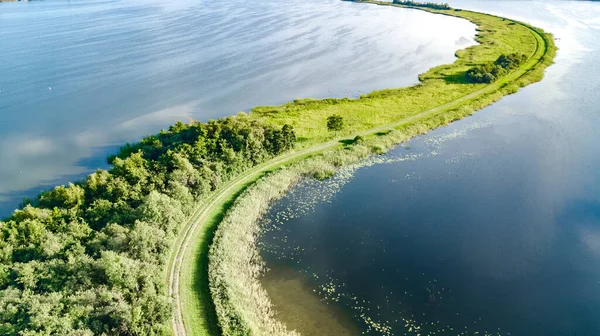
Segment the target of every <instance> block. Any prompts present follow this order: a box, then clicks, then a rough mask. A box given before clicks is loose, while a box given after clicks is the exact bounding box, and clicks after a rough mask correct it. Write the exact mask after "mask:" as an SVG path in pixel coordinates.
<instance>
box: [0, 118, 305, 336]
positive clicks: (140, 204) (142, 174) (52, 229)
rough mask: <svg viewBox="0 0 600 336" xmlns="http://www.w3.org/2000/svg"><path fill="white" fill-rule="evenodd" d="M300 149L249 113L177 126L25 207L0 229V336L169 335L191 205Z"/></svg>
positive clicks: (286, 133) (284, 131)
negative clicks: (174, 247)
mask: <svg viewBox="0 0 600 336" xmlns="http://www.w3.org/2000/svg"><path fill="white" fill-rule="evenodd" d="M295 142H296V138H295V134H294V130H293V129H292V128H291V127H290V126H288V125H286V126H284V127H282V128H281V129H276V128H274V127H272V126H268V125H265V124H262V123H260V122H257V121H255V120H251V119H250V118H249V117H248V116H247V115H238V116H236V117H229V118H226V119H222V120H218V121H211V122H209V123H191V124H188V125H186V124H183V123H181V122H179V123H177V124H175V125H174V126H172V127H171V128H170V129H169V130H168V131H163V132H161V133H160V134H157V135H155V136H150V137H147V138H145V139H143V140H142V141H141V142H140V143H137V144H132V145H126V146H124V147H123V148H122V149H121V150H120V151H119V153H118V154H117V155H115V156H113V157H111V158H110V159H109V160H110V161H111V163H112V164H113V167H112V169H110V170H108V171H106V170H98V171H96V172H95V173H93V174H91V175H90V176H89V177H88V178H87V179H86V180H85V181H81V182H79V183H76V184H69V185H67V186H59V187H56V188H55V189H54V190H52V191H49V192H45V193H42V194H41V195H39V197H38V199H37V200H36V201H34V202H26V203H28V204H26V205H24V206H23V208H22V209H20V210H17V211H15V212H14V213H13V215H12V216H11V217H10V218H8V219H7V220H6V221H4V222H0V335H18V334H22V335H92V334H93V335H103V334H106V335H164V334H170V333H171V330H170V324H169V323H168V322H169V321H170V319H171V306H170V303H169V300H168V296H167V291H166V284H165V280H164V267H165V264H166V262H167V259H168V254H169V252H170V245H171V243H172V241H173V239H174V237H175V236H176V233H177V231H178V230H179V229H180V226H181V225H182V224H183V223H184V222H185V220H186V216H187V215H188V214H189V213H190V211H191V209H192V207H193V205H194V203H195V202H197V201H198V200H201V199H202V198H203V197H205V196H206V195H207V194H208V193H210V192H211V191H213V190H215V189H216V188H217V187H218V186H219V185H220V184H221V183H222V182H223V181H227V180H229V179H230V178H232V177H233V176H235V175H236V174H238V173H240V172H242V171H244V170H246V169H248V168H250V167H252V166H254V165H256V164H258V163H260V162H263V161H265V160H267V159H269V158H271V157H273V156H276V155H278V154H280V153H282V152H283V151H286V150H289V149H290V148H292V147H293V146H294V143H295ZM29 203H30V204H29Z"/></svg>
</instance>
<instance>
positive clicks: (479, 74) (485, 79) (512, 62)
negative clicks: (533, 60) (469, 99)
mask: <svg viewBox="0 0 600 336" xmlns="http://www.w3.org/2000/svg"><path fill="white" fill-rule="evenodd" d="M526 60H527V56H525V55H524V54H517V53H514V54H509V55H504V54H502V55H500V57H498V59H496V61H494V63H487V64H484V65H478V66H476V67H473V68H471V69H469V70H468V71H467V74H466V78H467V81H468V82H469V83H485V84H489V83H493V82H495V81H496V80H497V79H498V78H500V77H502V76H504V75H506V74H507V73H508V72H509V71H510V70H513V69H515V68H517V67H519V65H521V64H522V63H523V62H525V61H526Z"/></svg>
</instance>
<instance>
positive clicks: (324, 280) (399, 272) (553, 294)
mask: <svg viewBox="0 0 600 336" xmlns="http://www.w3.org/2000/svg"><path fill="white" fill-rule="evenodd" d="M451 5H453V6H455V7H462V8H470V9H475V10H480V11H486V12H490V13H494V14H500V15H504V16H509V17H514V18H517V19H521V20H524V21H527V22H530V23H533V24H535V25H538V26H541V27H544V28H545V29H547V30H549V31H551V32H553V33H554V34H555V35H556V37H557V44H558V46H559V47H560V51H559V54H558V56H557V59H556V64H554V65H553V66H552V67H550V68H549V69H548V70H547V72H546V78H545V79H544V80H543V81H542V82H541V83H537V84H534V85H531V86H529V87H527V88H525V89H523V90H521V91H520V92H519V93H517V94H516V95H512V96H509V97H506V98H504V99H502V100H501V101H500V102H498V103H496V104H494V105H492V106H490V107H488V108H486V109H484V110H483V111H481V112H479V113H477V114H476V115H474V116H473V117H469V118H467V119H464V120H462V121H459V122H456V123H454V124H452V125H450V126H448V127H445V128H443V129H439V130H436V131H434V132H431V133H430V134H428V135H426V136H422V137H418V138H416V139H413V140H412V141H410V142H408V143H407V144H405V145H404V146H400V147H398V148H397V149H396V150H394V151H392V152H391V153H389V154H387V155H386V156H385V158H386V162H385V163H380V164H375V165H372V166H368V167H363V168H359V169H357V170H356V171H355V172H354V175H353V177H352V178H351V179H349V180H346V179H344V178H343V177H338V178H337V180H332V181H325V182H322V183H315V182H310V183H306V184H303V185H301V186H299V187H298V188H296V189H295V190H294V191H293V192H292V193H291V194H290V195H288V196H286V197H285V198H284V199H283V200H281V201H280V202H278V203H277V204H276V205H275V206H274V207H273V209H272V210H271V212H270V213H269V214H268V216H267V219H269V220H271V221H272V222H274V223H278V226H279V227H280V229H278V230H274V231H271V232H269V233H267V234H266V235H265V237H264V238H263V243H265V244H266V247H265V249H264V251H263V255H264V257H265V259H266V260H267V264H268V267H270V268H271V269H274V270H277V269H278V268H284V269H289V268H290V267H291V268H293V269H295V270H296V272H297V277H298V278H300V279H303V281H305V282H306V283H307V284H308V285H309V286H312V288H313V289H314V290H316V291H317V292H319V291H320V292H321V293H322V297H323V298H324V300H325V301H326V302H329V304H330V305H337V306H340V307H341V308H343V309H346V311H347V313H348V314H349V315H351V316H354V317H355V321H356V324H357V325H358V326H360V327H361V328H362V329H363V330H364V331H365V332H366V333H367V334H373V335H378V334H393V335H417V334H420V335H434V334H435V335H457V334H459V335H476V333H478V334H479V335H513V336H514V335H525V336H528V335H557V336H558V335H582V336H585V335H600V191H599V190H600V189H599V188H598V186H599V182H600V146H598V143H597V140H598V134H600V109H599V108H598V107H599V106H600V94H599V93H598V92H600V80H599V79H598V74H600V63H599V62H598V60H599V59H600V4H599V3H593V2H559V1H551V2H550V1H549V2H539V1H527V2H526V1H452V2H451ZM330 192H331V193H330ZM315 195H318V196H315ZM307 204H309V206H307ZM290 217H293V218H292V219H287V218H290ZM331 288H335V291H334V294H323V293H325V292H326V291H325V289H331ZM328 292H329V293H331V290H329V291H328ZM292 304H293V303H292ZM361 314H363V316H367V317H369V318H371V319H372V320H373V321H376V322H378V323H380V324H381V325H384V326H387V327H390V328H391V329H389V333H386V332H381V331H380V332H376V331H374V329H373V328H371V329H369V325H370V324H369V323H367V322H366V320H365V319H364V318H361V316H360V315H361ZM371 327H372V325H371ZM416 327H418V328H419V329H417V328H416ZM411 328H412V330H411ZM380 330H381V329H380ZM386 330H387V329H386Z"/></svg>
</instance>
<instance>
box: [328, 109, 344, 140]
mask: <svg viewBox="0 0 600 336" xmlns="http://www.w3.org/2000/svg"><path fill="white" fill-rule="evenodd" d="M343 128H344V118H342V116H341V115H339V114H332V115H330V116H329V117H327V129H328V130H329V131H334V132H335V136H337V132H338V131H341V130H342V129H343Z"/></svg>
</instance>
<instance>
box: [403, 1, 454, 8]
mask: <svg viewBox="0 0 600 336" xmlns="http://www.w3.org/2000/svg"><path fill="white" fill-rule="evenodd" d="M393 3H394V4H397V5H403V6H412V7H425V8H432V9H441V10H447V9H452V7H450V5H448V4H447V3H438V2H418V1H410V0H404V1H403V0H394V1H393Z"/></svg>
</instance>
